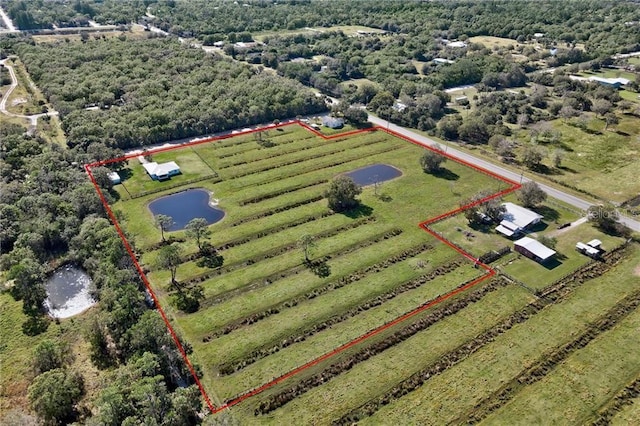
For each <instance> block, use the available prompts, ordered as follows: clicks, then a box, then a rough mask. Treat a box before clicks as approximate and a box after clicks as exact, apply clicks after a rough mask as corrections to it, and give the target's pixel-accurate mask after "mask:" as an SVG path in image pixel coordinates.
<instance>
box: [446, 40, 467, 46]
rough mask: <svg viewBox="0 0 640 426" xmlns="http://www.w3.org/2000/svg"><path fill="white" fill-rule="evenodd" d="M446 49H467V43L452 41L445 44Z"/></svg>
mask: <svg viewBox="0 0 640 426" xmlns="http://www.w3.org/2000/svg"><path fill="white" fill-rule="evenodd" d="M447 47H467V43H465V42H464V41H452V42H450V43H448V44H447Z"/></svg>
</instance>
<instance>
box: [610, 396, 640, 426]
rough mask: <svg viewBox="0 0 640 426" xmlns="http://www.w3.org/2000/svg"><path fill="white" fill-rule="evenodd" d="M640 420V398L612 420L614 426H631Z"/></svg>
mask: <svg viewBox="0 0 640 426" xmlns="http://www.w3.org/2000/svg"><path fill="white" fill-rule="evenodd" d="M638 419H640V397H639V398H635V399H634V400H633V404H631V405H627V406H625V407H624V408H623V409H622V410H620V411H619V412H618V413H617V414H616V415H615V416H614V417H613V418H612V419H611V425H612V426H625V425H630V424H633V423H635V422H637V421H638Z"/></svg>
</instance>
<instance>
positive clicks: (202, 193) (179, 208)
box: [149, 189, 224, 231]
mask: <svg viewBox="0 0 640 426" xmlns="http://www.w3.org/2000/svg"><path fill="white" fill-rule="evenodd" d="M210 198H211V197H210V194H209V192H208V191H206V190H204V189H188V190H186V191H182V192H178V193H176V194H171V195H167V196H165V197H162V198H158V199H157V200H153V201H152V202H150V203H149V210H151V213H152V214H153V215H154V216H155V215H159V214H164V215H167V216H171V217H172V218H173V225H172V226H171V227H170V228H169V231H178V230H180V229H184V227H185V226H187V223H189V221H190V220H191V219H195V218H196V217H202V218H204V219H205V220H206V221H207V223H209V224H212V223H216V222H218V221H220V220H222V218H223V217H224V211H222V210H220V209H217V208H215V207H213V206H211V200H210Z"/></svg>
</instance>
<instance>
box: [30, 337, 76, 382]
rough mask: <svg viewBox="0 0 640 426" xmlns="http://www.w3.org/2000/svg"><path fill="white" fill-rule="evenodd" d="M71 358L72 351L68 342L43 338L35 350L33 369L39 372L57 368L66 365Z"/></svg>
mask: <svg viewBox="0 0 640 426" xmlns="http://www.w3.org/2000/svg"><path fill="white" fill-rule="evenodd" d="M70 358H71V352H70V350H69V346H68V344H67V343H66V342H64V341H60V342H54V341H52V340H49V339H45V340H42V341H41V342H40V343H38V345H37V346H36V348H35V349H34V351H33V369H34V370H35V371H36V373H38V374H42V373H44V372H46V371H49V370H53V369H55V368H62V367H64V366H65V365H66V364H67V363H68V362H69V360H70Z"/></svg>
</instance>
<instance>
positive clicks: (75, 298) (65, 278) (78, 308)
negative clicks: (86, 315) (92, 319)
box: [44, 265, 96, 318]
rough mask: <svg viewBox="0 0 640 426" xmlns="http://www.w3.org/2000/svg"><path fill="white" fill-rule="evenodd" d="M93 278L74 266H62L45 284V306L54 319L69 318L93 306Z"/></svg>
mask: <svg viewBox="0 0 640 426" xmlns="http://www.w3.org/2000/svg"><path fill="white" fill-rule="evenodd" d="M90 286H91V277H89V275H87V273H86V272H84V271H83V270H82V269H80V268H77V267H75V266H73V265H66V266H62V267H60V268H58V269H56V271H55V272H54V273H53V275H51V277H49V279H48V280H47V282H46V283H45V289H46V291H47V299H46V300H45V302H44V303H45V306H46V307H47V310H48V311H49V313H50V314H51V316H52V317H54V318H69V317H72V316H74V315H78V314H79V313H81V312H83V311H85V310H86V309H88V308H90V307H91V306H93V305H94V304H95V303H96V301H95V300H93V298H92V297H91V294H90V293H89V291H90Z"/></svg>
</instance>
